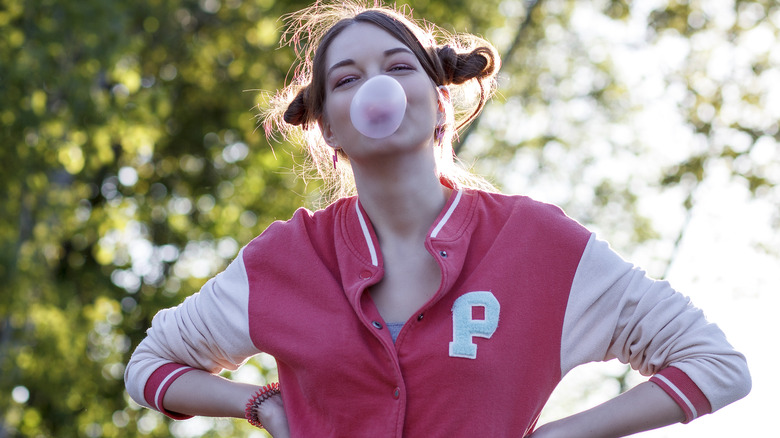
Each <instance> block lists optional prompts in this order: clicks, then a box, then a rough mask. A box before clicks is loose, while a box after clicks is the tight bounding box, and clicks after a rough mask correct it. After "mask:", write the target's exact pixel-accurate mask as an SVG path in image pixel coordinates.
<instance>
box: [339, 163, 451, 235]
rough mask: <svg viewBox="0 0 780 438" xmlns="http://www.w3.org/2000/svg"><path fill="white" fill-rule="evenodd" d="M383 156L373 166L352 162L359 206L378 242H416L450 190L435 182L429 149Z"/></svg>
mask: <svg viewBox="0 0 780 438" xmlns="http://www.w3.org/2000/svg"><path fill="white" fill-rule="evenodd" d="M428 152H429V153H428V154H426V156H425V157H420V156H419V155H418V154H409V155H403V154H402V155H400V156H393V157H384V158H383V159H382V160H378V161H377V162H376V163H375V164H374V165H371V164H370V163H359V164H356V163H353V171H354V173H355V184H356V185H357V190H358V197H359V198H360V203H361V205H362V206H363V209H364V210H365V211H366V213H367V214H368V216H369V218H370V219H371V223H372V225H373V226H374V230H375V231H376V233H377V236H378V237H379V239H380V241H382V240H384V239H389V238H392V239H404V240H413V241H416V242H420V241H421V240H424V239H425V236H426V235H427V233H428V230H429V229H430V227H431V225H432V224H433V222H434V221H435V220H436V217H438V215H439V213H440V212H441V210H442V208H444V205H445V204H446V202H447V198H448V197H449V194H450V189H448V188H447V187H445V186H443V185H442V184H441V183H440V182H439V178H438V176H437V172H436V164H435V160H434V158H433V154H432V151H431V150H430V149H428Z"/></svg>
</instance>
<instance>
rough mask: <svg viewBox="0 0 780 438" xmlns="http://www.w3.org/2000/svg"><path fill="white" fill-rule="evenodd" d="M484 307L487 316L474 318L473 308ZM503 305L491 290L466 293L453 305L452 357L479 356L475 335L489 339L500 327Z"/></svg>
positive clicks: (469, 357)
mask: <svg viewBox="0 0 780 438" xmlns="http://www.w3.org/2000/svg"><path fill="white" fill-rule="evenodd" d="M474 307H484V308H485V318H484V319H474V316H473V313H472V312H473V308H474ZM500 311H501V305H500V304H498V300H497V299H496V297H495V296H493V294H492V293H490V292H485V291H479V292H469V293H467V294H464V295H463V296H461V297H460V298H458V299H457V300H455V304H453V305H452V342H450V357H465V358H468V359H476V358H477V344H475V343H473V342H472V338H473V337H474V336H479V337H480V338H486V339H489V338H490V337H491V336H493V333H495V331H496V328H498V314H499V313H500Z"/></svg>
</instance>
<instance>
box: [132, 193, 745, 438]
mask: <svg viewBox="0 0 780 438" xmlns="http://www.w3.org/2000/svg"><path fill="white" fill-rule="evenodd" d="M425 247H426V249H427V250H428V251H429V252H430V254H431V255H432V256H433V257H434V258H435V259H436V261H437V262H438V264H439V267H440V269H441V284H440V287H439V289H438V291H437V292H436V294H435V296H434V297H433V298H432V299H431V300H430V301H429V302H427V303H426V304H425V305H424V306H423V307H422V308H420V309H419V311H418V312H416V313H415V314H414V315H413V316H412V317H411V318H410V319H409V320H408V321H406V322H405V324H404V326H403V328H402V329H401V331H400V333H399V334H398V338H397V340H396V341H395V343H394V342H393V340H392V339H391V335H390V333H389V332H388V330H387V327H386V324H385V321H383V320H382V318H381V316H380V315H379V312H378V311H377V308H376V306H375V305H374V303H373V301H372V299H371V297H370V295H369V293H368V291H367V288H368V287H369V286H371V285H372V284H375V283H377V282H379V281H380V280H381V279H382V275H383V260H382V252H381V250H380V247H379V244H378V240H377V237H376V234H375V233H374V230H373V228H372V226H371V222H370V220H369V218H368V216H367V215H366V213H365V211H364V210H363V209H362V207H361V205H360V203H359V201H358V199H357V198H356V197H353V198H346V199H342V200H340V201H338V202H336V203H334V204H332V205H331V206H329V207H327V208H326V209H324V210H319V211H316V212H310V211H308V210H305V209H301V210H299V211H297V212H296V213H295V214H294V216H293V217H292V218H291V219H290V220H289V221H286V222H275V223H273V224H272V225H271V226H270V227H269V228H267V229H266V231H265V232H263V233H262V234H261V235H260V236H259V237H257V238H256V239H254V240H253V241H252V242H250V243H249V244H248V245H246V246H245V247H244V248H243V249H242V250H241V251H240V253H239V255H238V257H237V258H236V259H235V260H234V261H233V262H232V263H231V264H230V265H229V266H228V267H227V269H226V270H225V271H224V272H222V273H221V274H219V275H217V276H216V277H215V278H212V279H211V280H209V281H208V282H206V284H205V285H204V286H203V288H202V289H201V290H200V292H198V293H196V294H194V295H192V296H190V297H188V298H187V299H186V300H185V301H184V302H183V303H182V304H181V305H179V306H178V307H175V308H172V309H166V310H162V311H160V312H159V313H158V314H157V315H156V316H155V317H154V319H153V321H152V326H151V328H150V329H149V331H148V334H147V337H146V338H145V339H144V340H143V341H142V342H141V344H140V345H139V346H138V347H137V349H136V350H135V352H134V353H133V356H132V358H131V360H130V363H129V364H128V366H127V368H126V372H125V380H126V384H127V390H128V392H129V394H130V395H131V396H132V398H133V399H134V400H135V401H136V402H138V403H139V404H141V405H143V406H146V407H149V408H153V409H157V410H159V411H161V412H163V413H165V414H166V415H168V416H170V417H172V418H187V417H186V416H183V415H180V414H177V413H175V412H170V411H167V410H166V409H165V407H164V406H162V400H163V398H164V396H165V392H166V390H167V389H168V387H169V386H170V384H171V383H172V382H173V381H174V380H175V379H176V378H178V377H180V376H181V375H183V374H184V373H186V372H188V371H190V370H192V369H195V368H197V369H203V370H207V371H209V372H212V373H218V372H220V371H222V370H223V369H229V370H234V369H236V368H237V367H238V366H240V364H242V363H243V362H244V361H245V360H246V359H247V358H249V357H251V356H253V355H255V354H257V353H258V352H261V351H263V352H266V353H268V354H270V355H272V356H274V357H275V359H276V361H277V365H278V371H279V383H280V387H281V390H282V397H283V399H284V406H285V410H286V413H287V417H288V422H289V425H290V431H291V434H292V436H294V437H345V436H348V437H363V436H366V437H369V436H370V437H420V436H426V437H458V436H464V437H465V436H487V437H520V436H524V435H526V434H528V433H530V432H531V431H532V430H533V428H534V427H535V423H536V421H537V419H538V416H539V414H540V411H541V410H542V407H543V406H544V404H545V402H546V401H547V399H548V397H549V396H550V394H551V392H552V391H553V389H554V388H555V386H556V384H557V383H558V382H559V381H560V380H561V378H562V376H563V375H565V374H566V373H567V372H568V371H570V370H571V369H572V368H574V367H575V366H577V365H579V364H584V363H587V362H591V361H604V360H609V359H613V358H617V359H619V360H620V361H622V362H624V363H629V364H631V366H632V367H633V368H634V369H636V370H638V371H639V372H640V373H642V374H643V375H647V376H652V377H651V380H652V381H653V382H655V383H656V384H658V385H660V387H661V388H663V390H664V391H666V393H667V394H669V396H671V397H672V398H673V399H674V400H675V401H676V402H677V403H678V404H679V406H680V407H681V408H682V409H683V411H684V412H685V415H686V422H687V421H691V420H692V419H694V418H696V417H698V416H701V415H704V414H707V413H709V412H712V411H715V410H717V409H719V408H721V407H723V406H725V405H726V404H728V403H731V402H732V401H734V400H737V399H739V398H741V397H743V396H744V395H745V394H747V392H748V391H749V390H750V377H749V374H748V370H747V366H746V362H745V359H744V357H743V356H742V355H741V354H740V353H738V352H736V351H735V350H734V349H733V348H732V347H731V346H730V345H729V343H728V342H727V341H726V339H725V336H724V335H723V333H722V332H721V330H720V329H719V328H718V327H717V326H716V325H714V324H711V323H709V322H708V321H707V320H706V319H705V317H704V316H703V314H702V312H701V311H700V310H699V309H697V308H695V307H694V306H692V305H691V303H690V301H689V300H688V299H687V298H686V297H685V296H683V295H682V294H680V293H678V292H676V291H675V290H673V289H672V288H671V287H670V286H669V284H668V283H666V282H663V281H655V280H652V279H650V278H648V277H647V276H646V275H645V273H644V272H643V271H641V270H639V269H637V268H635V267H634V266H632V265H631V264H629V263H627V262H625V261H623V260H622V259H621V258H620V257H619V256H618V255H616V254H615V253H614V252H613V251H612V250H611V249H610V248H609V246H608V245H607V244H606V243H604V242H602V241H599V240H597V239H596V238H595V237H594V235H593V234H592V233H590V232H589V231H588V230H587V229H585V228H584V227H583V226H581V225H580V224H578V223H577V222H575V221H574V220H572V219H570V218H568V217H567V216H565V215H564V213H563V212H562V211H561V210H560V209H559V208H557V207H555V206H551V205H547V204H543V203H539V202H536V201H533V200H531V199H529V198H527V197H522V196H507V195H500V194H495V193H486V192H481V191H475V190H465V189H464V190H454V191H453V194H452V196H451V197H450V199H449V200H448V202H447V204H446V206H445V207H444V209H443V210H442V212H441V214H440V216H439V217H438V218H437V220H436V221H435V222H434V223H433V224H432V226H431V228H430V232H429V234H428V236H427V238H426V240H425ZM203 396H204V397H207V396H208V395H207V394H204V395H203Z"/></svg>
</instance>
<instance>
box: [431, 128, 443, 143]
mask: <svg viewBox="0 0 780 438" xmlns="http://www.w3.org/2000/svg"><path fill="white" fill-rule="evenodd" d="M444 131H445V129H444V124H441V125H436V129H434V130H433V139H434V140H436V145H437V146H441V142H442V140H444Z"/></svg>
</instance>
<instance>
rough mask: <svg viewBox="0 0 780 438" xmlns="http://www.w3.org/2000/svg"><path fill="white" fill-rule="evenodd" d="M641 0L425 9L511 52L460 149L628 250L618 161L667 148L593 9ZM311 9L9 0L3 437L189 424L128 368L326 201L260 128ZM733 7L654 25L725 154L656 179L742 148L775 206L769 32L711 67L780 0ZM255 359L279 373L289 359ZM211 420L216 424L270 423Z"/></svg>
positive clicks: (686, 99) (685, 102)
mask: <svg viewBox="0 0 780 438" xmlns="http://www.w3.org/2000/svg"><path fill="white" fill-rule="evenodd" d="M410 3H411V2H410ZM636 3H637V2H626V1H618V0H602V1H597V2H577V1H575V0H539V1H520V0H504V1H498V0H486V1H479V2H475V1H465V0H459V1H453V0H450V1H433V0H424V1H415V2H414V10H415V15H416V16H418V17H425V18H427V19H429V20H430V21H432V22H435V23H437V24H440V25H441V26H443V27H444V28H445V29H448V30H452V31H468V32H472V33H476V34H481V35H483V36H485V37H487V38H489V39H490V40H491V41H493V42H494V43H495V44H496V46H497V47H498V48H499V50H500V51H502V52H503V53H507V54H508V55H509V56H507V57H506V58H505V59H504V60H503V62H504V67H503V73H502V80H501V89H500V94H499V96H498V98H497V99H496V101H495V102H494V103H492V104H491V105H490V106H489V107H488V108H487V110H486V112H485V113H484V115H483V117H482V118H481V119H480V123H479V124H478V125H475V127H474V130H473V132H471V133H470V134H471V135H469V136H468V137H467V138H466V136H464V142H463V144H462V145H460V151H461V152H462V153H461V155H462V156H463V157H464V158H465V159H466V160H467V161H468V160H473V159H475V158H476V157H480V159H481V161H480V163H479V166H480V168H481V169H483V170H485V171H487V172H489V173H492V174H494V175H496V178H498V176H502V179H501V181H500V182H501V183H502V184H504V185H506V186H514V187H520V188H523V189H525V188H529V189H531V188H533V186H534V185H537V186H538V185H544V184H547V183H549V182H550V181H555V182H556V183H558V184H563V187H564V188H565V190H562V193H564V194H563V195H561V196H560V198H559V199H551V200H552V201H558V202H559V203H560V204H562V205H564V206H566V207H567V208H568V210H569V212H570V213H571V214H572V215H573V216H575V217H577V218H580V219H581V220H583V221H584V222H586V223H588V224H589V225H596V226H601V227H604V228H608V229H609V228H612V227H613V226H614V228H615V229H618V228H619V229H623V230H627V231H626V236H625V239H624V240H625V242H628V244H631V243H634V244H636V243H641V242H643V241H646V240H651V239H656V238H658V234H657V233H656V232H655V231H654V230H653V227H652V223H650V222H649V221H648V219H647V218H646V217H645V216H644V215H643V214H642V213H641V212H640V211H639V210H638V208H637V202H638V199H639V198H640V196H639V195H638V192H641V187H638V186H637V180H636V179H635V176H634V175H633V174H632V172H628V175H627V176H626V178H623V179H620V178H618V176H617V175H616V174H615V173H616V172H612V170H619V169H616V168H614V167H611V168H609V170H610V171H607V172H605V171H604V170H603V169H599V171H598V172H596V171H595V170H594V169H597V168H598V166H599V165H601V166H602V167H603V165H604V162H605V161H604V159H603V157H605V156H606V157H609V159H608V160H607V161H609V160H613V161H614V162H616V163H622V164H621V165H626V164H625V163H637V162H641V160H642V157H643V156H644V155H643V154H644V153H646V150H645V149H644V147H645V146H646V145H643V144H642V141H641V140H642V139H641V138H637V137H636V136H635V135H633V134H632V133H630V132H626V130H625V129H623V130H621V129H620V126H621V125H622V124H624V123H626V121H627V120H628V118H629V116H630V115H631V114H634V113H635V112H636V111H638V110H640V109H641V108H642V105H643V104H644V103H643V102H636V101H634V100H632V99H631V98H630V96H631V94H630V92H631V90H630V87H629V86H628V85H627V84H626V83H625V82H624V81H621V79H620V78H619V77H618V76H617V75H616V71H615V69H616V60H614V59H610V56H609V55H608V54H607V51H606V49H605V45H604V42H603V41H599V40H593V39H589V38H590V37H589V36H588V35H583V34H579V33H577V31H576V28H577V26H576V22H577V20H581V19H582V13H583V11H585V10H587V11H590V12H588V13H590V14H592V17H595V18H594V19H597V20H599V23H601V24H604V25H619V24H620V23H623V22H625V21H626V20H629V19H630V18H631V17H632V16H633V15H632V14H636V8H637V6H635V5H636ZM307 4H308V2H303V1H285V2H274V1H270V0H198V1H195V0H169V1H162V0H147V1H142V2H129V1H113V2H105V1H101V0H84V1H79V2H66V1H55V0H28V1H22V0H0V140H1V141H2V145H3V147H2V148H0V163H1V164H0V166H2V172H1V173H0V180H1V181H2V187H3V188H4V192H5V194H6V196H5V199H4V200H3V203H2V207H1V208H0V212H1V214H0V261H1V263H0V280H1V281H2V284H3V286H2V287H3V289H2V292H1V293H0V393H2V394H3V395H2V396H1V397H0V413H2V414H1V416H0V437H1V436H10V437H28V436H29V437H38V436H57V437H60V436H62V437H66V436H86V437H98V436H105V437H131V436H146V437H158V436H159V437H163V436H170V435H171V434H173V435H175V436H180V435H182V436H183V435H184V432H181V431H179V430H177V429H176V426H173V427H170V424H171V423H170V422H169V421H168V420H166V419H164V418H163V417H162V416H160V415H159V414H156V413H154V412H150V411H147V410H144V409H141V408H139V407H138V406H136V405H135V404H133V403H132V402H130V401H129V400H128V398H127V396H126V395H125V393H124V387H123V382H122V373H123V366H124V365H123V364H124V363H126V361H127V359H128V357H129V354H130V352H131V351H132V349H133V348H134V346H135V345H137V343H138V342H139V341H140V339H141V338H142V337H143V336H144V330H145V329H146V328H147V327H148V326H149V323H150V321H151V318H152V316H153V315H154V314H155V313H156V312H157V311H158V310H159V309H161V308H165V307H169V306H172V305H176V304H178V303H179V302H181V301H182V299H183V298H184V297H185V296H187V295H189V294H191V293H192V292H193V291H195V290H197V289H198V288H199V287H200V285H201V284H202V283H203V282H204V280H205V278H208V277H210V276H212V275H213V274H215V273H216V272H218V271H219V270H221V269H222V268H223V267H224V266H225V264H226V263H227V262H228V261H229V260H231V259H232V258H233V257H234V256H235V254H236V252H237V250H238V248H239V247H240V246H241V245H244V244H245V243H247V242H248V241H249V240H250V239H251V238H253V237H254V236H255V235H257V234H259V233H260V232H261V231H262V230H263V229H264V228H265V227H266V226H267V225H268V224H269V223H270V222H271V221H273V220H276V219H285V218H287V217H289V216H290V215H291V213H292V212H293V210H294V209H295V208H298V207H299V206H301V205H304V204H306V203H307V199H310V198H309V197H310V196H312V195H311V193H313V192H314V191H316V184H313V185H311V186H309V187H307V186H306V185H305V184H304V183H303V182H302V181H301V180H300V179H298V178H296V177H295V175H294V174H293V172H292V171H291V169H293V168H294V167H296V166H297V165H298V163H300V162H301V160H302V157H301V155H300V152H299V151H297V150H296V149H295V148H294V147H293V146H291V145H288V144H274V145H273V146H271V145H269V144H268V143H267V142H266V140H265V137H264V135H263V133H262V131H258V130H257V127H256V120H255V115H256V113H257V111H256V109H255V106H256V105H257V103H258V101H260V100H261V99H262V95H263V92H266V91H272V90H275V89H277V88H278V87H280V86H281V85H282V84H283V82H284V80H285V79H286V78H289V76H288V73H289V67H290V65H291V64H292V61H293V55H292V53H290V51H289V50H288V49H279V48H278V40H279V35H280V33H279V32H280V26H281V22H280V21H279V20H278V18H279V17H280V16H281V15H283V14H284V13H288V12H292V11H294V10H296V9H298V8H300V7H303V6H305V5H307ZM725 10H726V12H727V13H731V14H733V19H732V20H730V21H729V20H725V21H724V20H723V19H722V17H721V16H720V15H713V13H712V11H710V10H708V9H707V8H704V7H703V6H702V5H701V4H700V2H697V1H685V2H683V1H670V2H669V3H668V5H666V6H664V7H663V8H660V9H658V10H654V11H650V13H649V14H648V15H647V17H646V18H647V22H648V35H647V37H646V42H647V43H648V44H662V43H664V42H667V41H674V42H679V43H681V44H686V45H687V46H686V47H687V56H686V57H685V58H684V59H683V61H682V62H680V63H678V64H675V65H674V68H673V69H670V70H669V71H668V74H667V76H666V77H665V78H664V81H665V82H664V84H663V86H664V87H667V88H671V89H675V90H680V94H681V95H682V98H680V100H679V102H680V105H679V111H680V114H681V117H682V118H683V119H684V121H685V122H686V124H687V126H689V127H690V130H691V132H692V133H693V134H692V135H694V136H695V137H694V138H699V139H702V142H703V144H705V145H706V147H704V148H702V150H701V151H699V152H698V153H695V154H689V156H686V157H684V158H682V159H679V160H677V161H676V162H675V163H672V164H671V165H669V166H668V168H667V170H666V172H665V173H664V174H663V175H658V178H657V181H658V183H659V184H661V185H664V186H668V187H670V188H675V187H684V188H686V190H693V189H694V188H695V187H696V186H697V184H699V183H701V181H702V180H704V179H706V177H707V171H708V168H709V167H710V166H712V165H713V162H720V163H726V165H728V166H729V169H731V171H732V172H733V175H734V177H735V178H738V179H742V180H744V181H745V183H746V184H747V186H748V187H749V190H750V191H751V192H752V193H754V194H756V196H769V195H770V194H771V193H774V191H773V190H774V189H775V188H776V186H777V184H778V181H777V174H776V173H772V169H774V168H773V167H772V164H771V162H770V160H767V159H766V158H764V157H766V156H767V153H766V150H767V148H769V149H770V150H771V149H772V148H777V140H778V138H780V137H779V134H778V126H777V123H776V119H774V120H766V119H765V118H764V119H762V118H761V117H760V115H761V114H762V113H761V111H760V109H761V108H762V106H766V105H767V95H766V94H765V93H764V89H763V88H761V87H762V85H761V84H764V83H765V81H767V80H769V79H771V78H772V77H773V76H772V75H777V72H776V60H774V61H773V60H772V58H771V56H770V54H769V49H768V48H766V49H765V50H764V49H762V47H763V46H760V47H758V48H755V49H754V50H753V51H751V52H749V57H748V58H747V59H744V66H745V67H746V68H745V69H739V70H738V69H735V70H734V71H733V72H732V74H731V75H721V76H713V75H712V74H710V73H708V72H703V71H701V65H703V64H706V60H707V59H708V58H709V57H711V56H713V53H714V52H713V51H714V50H715V49H714V45H712V44H710V45H707V44H704V42H705V41H708V38H709V39H711V38H713V37H716V38H717V41H718V42H719V43H722V44H724V45H726V46H725V47H737V45H738V44H739V43H740V42H744V40H747V39H749V38H754V37H755V35H756V34H760V33H761V32H765V31H770V32H775V33H776V32H777V29H776V26H775V25H774V24H773V23H777V21H776V20H775V21H774V22H773V21H772V20H770V19H768V17H772V16H774V17H777V16H778V11H777V6H776V5H773V3H772V2H770V1H763V2H762V1H753V2H749V1H736V2H735V3H734V4H733V5H729V6H728V7H726V8H725ZM718 13H719V14H720V13H722V12H718ZM724 23H725V24H724ZM759 36H760V35H759ZM773 62H774V64H773ZM735 108H736V109H735ZM756 115H759V117H756ZM609 162H611V161H609ZM629 165H630V164H629ZM617 173H621V174H624V173H625V172H617ZM518 175H522V178H524V179H523V181H521V182H520V183H517V182H516V181H515V182H514V185H513V183H512V181H511V179H512V178H515V179H517V178H518ZM687 199H688V202H689V204H687V205H686V208H691V207H692V204H690V202H691V199H692V197H690V196H688V197H687ZM626 224H629V225H630V226H626ZM248 366H250V367H253V368H254V369H256V370H258V373H259V374H260V375H261V376H264V378H273V372H274V370H273V366H272V364H269V363H267V362H263V361H261V360H259V359H257V360H253V361H251V362H250V364H249V365H248ZM208 425H209V427H207V429H208V432H206V435H205V436H215V437H216V436H247V435H248V434H249V431H250V428H249V427H248V426H247V425H245V424H243V423H242V422H232V421H217V422H211V423H208Z"/></svg>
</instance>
